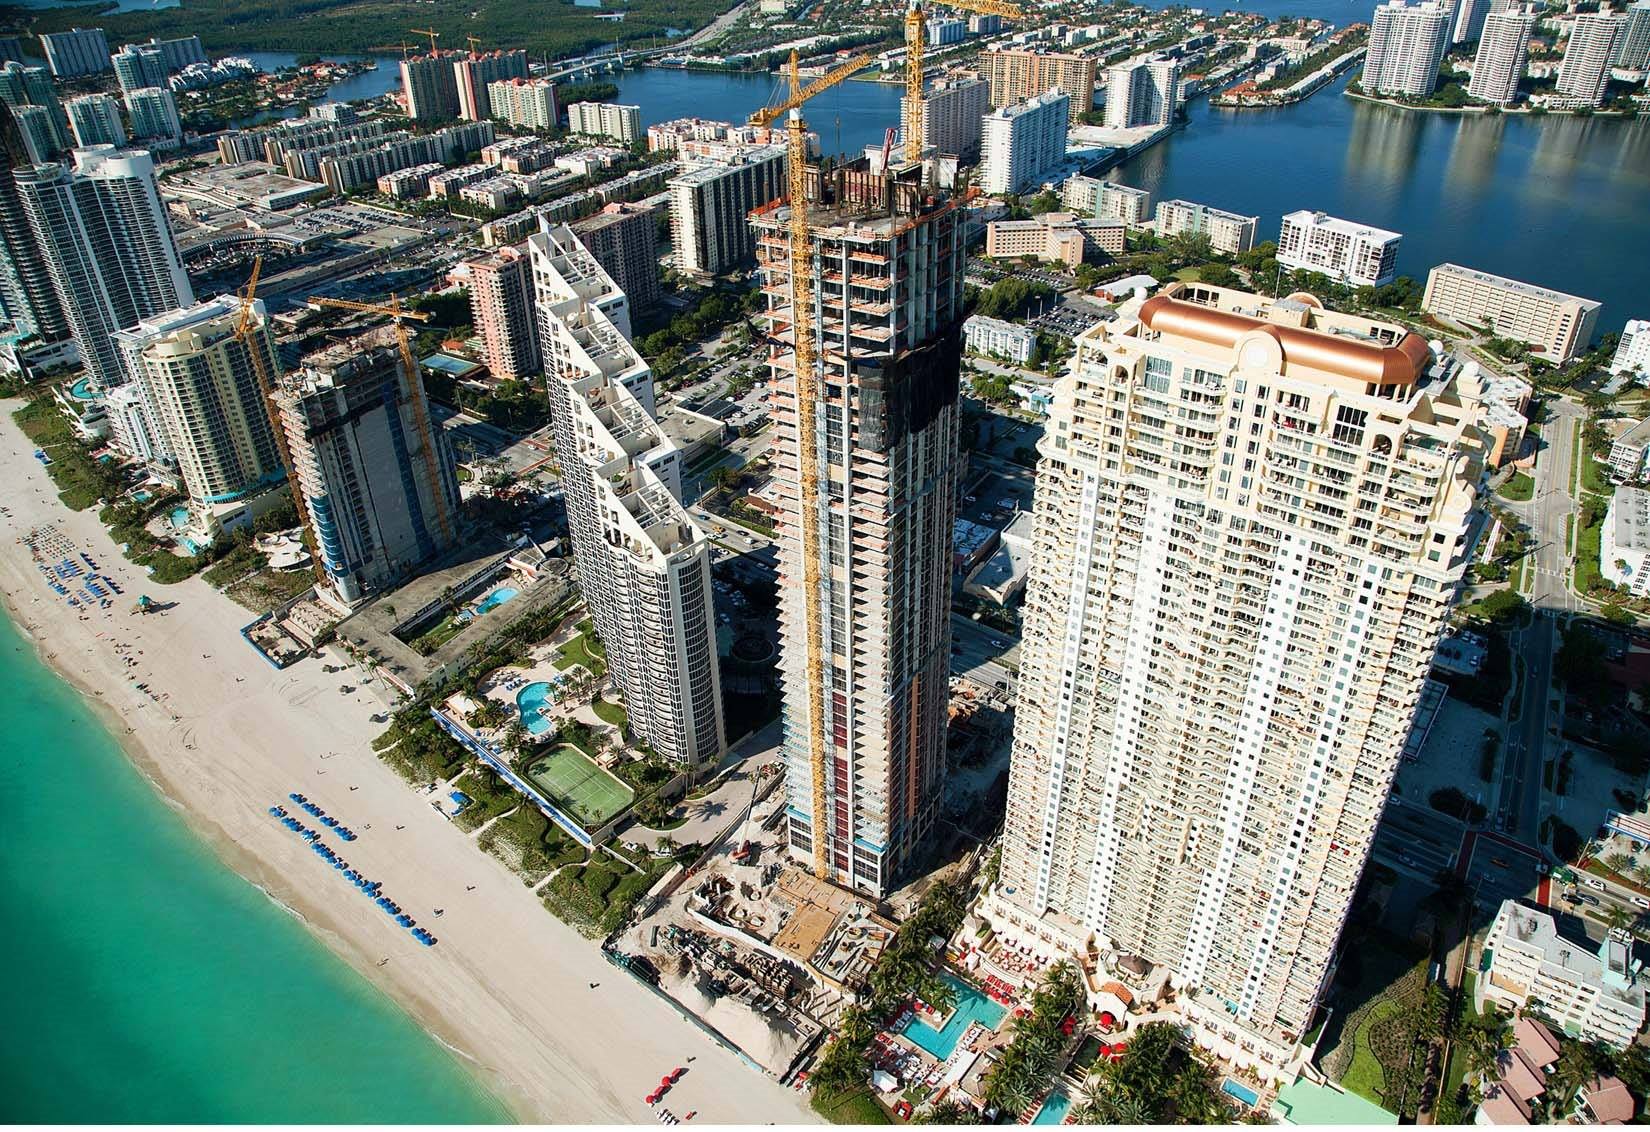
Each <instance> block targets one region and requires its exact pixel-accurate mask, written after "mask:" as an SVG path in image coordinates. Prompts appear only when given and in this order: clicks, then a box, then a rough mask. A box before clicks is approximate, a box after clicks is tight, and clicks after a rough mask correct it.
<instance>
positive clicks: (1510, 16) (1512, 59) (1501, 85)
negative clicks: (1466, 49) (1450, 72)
mask: <svg viewBox="0 0 1650 1132" xmlns="http://www.w3.org/2000/svg"><path fill="white" fill-rule="evenodd" d="M1534 32H1535V13H1534V12H1526V11H1521V10H1516V9H1506V10H1503V11H1500V12H1491V13H1490V14H1489V15H1487V16H1485V17H1484V30H1483V33H1482V34H1481V35H1480V36H1479V38H1478V53H1477V54H1476V55H1474V56H1473V58H1472V79H1471V80H1470V81H1469V82H1468V83H1467V93H1468V94H1470V95H1471V96H1472V97H1474V98H1477V99H1480V100H1482V101H1484V102H1493V103H1495V105H1497V106H1510V105H1512V102H1513V100H1514V99H1515V98H1517V97H1518V80H1520V79H1522V78H1523V77H1524V68H1525V67H1526V66H1527V65H1528V63H1529V60H1530V36H1531V35H1532V34H1534Z"/></svg>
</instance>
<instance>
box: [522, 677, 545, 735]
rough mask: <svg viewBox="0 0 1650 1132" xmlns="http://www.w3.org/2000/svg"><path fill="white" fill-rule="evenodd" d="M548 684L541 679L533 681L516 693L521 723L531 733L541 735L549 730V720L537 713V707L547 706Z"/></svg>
mask: <svg viewBox="0 0 1650 1132" xmlns="http://www.w3.org/2000/svg"><path fill="white" fill-rule="evenodd" d="M551 702H552V701H551V699H550V685H549V684H547V683H545V682H544V681H543V680H538V681H535V682H534V683H531V684H529V685H527V687H525V688H523V689H522V690H521V691H519V692H517V693H516V708H517V709H518V710H519V711H520V712H521V723H522V726H523V727H526V728H527V731H528V733H529V734H531V735H543V734H544V733H545V732H546V731H548V730H550V728H551V726H552V724H551V722H550V720H548V719H546V718H545V717H544V716H542V715H540V714H539V709H540V708H542V707H549V706H550V704H551Z"/></svg>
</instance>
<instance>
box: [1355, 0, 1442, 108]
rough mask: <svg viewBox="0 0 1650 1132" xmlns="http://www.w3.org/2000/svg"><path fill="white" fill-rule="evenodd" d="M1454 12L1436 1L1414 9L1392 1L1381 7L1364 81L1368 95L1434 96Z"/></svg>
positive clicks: (1371, 32)
mask: <svg viewBox="0 0 1650 1132" xmlns="http://www.w3.org/2000/svg"><path fill="white" fill-rule="evenodd" d="M1450 11H1451V9H1450V8H1448V7H1445V6H1444V5H1442V4H1439V3H1437V2H1436V0H1425V2H1424V3H1420V4H1414V5H1410V4H1406V3H1404V0H1387V3H1384V4H1382V5H1380V6H1379V7H1378V8H1376V9H1375V16H1374V18H1373V19H1372V20H1371V21H1370V30H1369V53H1368V54H1367V55H1365V56H1364V70H1363V76H1362V78H1361V80H1360V81H1361V82H1362V84H1363V88H1364V90H1366V91H1368V92H1369V93H1370V94H1401V95H1408V96H1410V97H1413V98H1425V97H1427V96H1428V95H1430V94H1431V93H1432V92H1433V90H1434V88H1436V87H1437V85H1438V66H1439V64H1440V63H1442V62H1443V61H1444V49H1445V48H1446V47H1447V46H1448V44H1449V34H1450Z"/></svg>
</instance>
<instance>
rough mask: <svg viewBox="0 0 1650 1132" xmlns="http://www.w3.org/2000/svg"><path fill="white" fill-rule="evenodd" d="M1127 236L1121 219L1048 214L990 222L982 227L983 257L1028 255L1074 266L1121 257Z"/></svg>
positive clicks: (1004, 257)
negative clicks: (984, 255)
mask: <svg viewBox="0 0 1650 1132" xmlns="http://www.w3.org/2000/svg"><path fill="white" fill-rule="evenodd" d="M1127 236H1128V226H1127V225H1125V224H1124V223H1123V222H1122V221H1121V220H1089V219H1086V218H1079V217H1077V216H1075V215H1073V214H1072V213H1069V212H1049V213H1045V214H1044V215H1042V216H1039V217H1036V218H1034V219H1032V220H993V221H992V222H991V223H989V224H987V225H986V227H985V254H986V255H987V256H988V257H990V258H992V259H999V258H1000V259H1013V258H1017V257H1020V256H1032V257H1035V258H1037V259H1047V260H1055V261H1057V262H1059V263H1063V264H1065V265H1066V266H1067V267H1076V266H1077V265H1078V264H1080V263H1104V262H1106V261H1107V260H1108V259H1110V258H1111V257H1112V256H1116V255H1122V254H1123V251H1124V244H1125V241H1126V240H1127Z"/></svg>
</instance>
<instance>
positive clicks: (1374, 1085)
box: [1340, 1002, 1398, 1105]
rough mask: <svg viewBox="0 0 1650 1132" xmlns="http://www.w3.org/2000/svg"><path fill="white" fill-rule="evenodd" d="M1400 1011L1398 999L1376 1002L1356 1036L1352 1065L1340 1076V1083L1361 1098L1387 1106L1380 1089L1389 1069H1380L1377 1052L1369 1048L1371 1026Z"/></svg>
mask: <svg viewBox="0 0 1650 1132" xmlns="http://www.w3.org/2000/svg"><path fill="white" fill-rule="evenodd" d="M1397 1010H1398V1004H1397V1003H1396V1002H1380V1003H1377V1004H1376V1005H1375V1007H1374V1009H1372V1010H1371V1011H1370V1012H1369V1014H1368V1016H1366V1017H1365V1018H1364V1023H1363V1025H1362V1026H1359V1027H1358V1032H1357V1034H1356V1035H1354V1036H1353V1041H1354V1042H1356V1043H1357V1044H1356V1045H1355V1046H1354V1047H1353V1053H1352V1064H1351V1065H1349V1066H1347V1068H1346V1073H1345V1074H1344V1075H1343V1076H1342V1077H1341V1081H1340V1083H1341V1086H1342V1087H1343V1088H1346V1089H1350V1090H1351V1091H1352V1092H1354V1093H1357V1094H1358V1095H1359V1096H1361V1097H1365V1098H1367V1099H1368V1100H1372V1101H1374V1102H1375V1103H1376V1104H1378V1105H1384V1104H1385V1103H1386V1102H1385V1099H1384V1098H1383V1097H1382V1096H1381V1090H1382V1089H1383V1088H1385V1087H1386V1071H1385V1070H1383V1069H1382V1068H1381V1061H1380V1059H1379V1058H1377V1057H1376V1056H1375V1051H1374V1050H1373V1049H1371V1048H1370V1047H1369V1031H1370V1027H1372V1026H1374V1025H1375V1023H1376V1022H1378V1021H1380V1020H1381V1019H1382V1018H1385V1017H1387V1016H1389V1015H1391V1014H1393V1013H1394V1012H1396V1011H1397Z"/></svg>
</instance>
